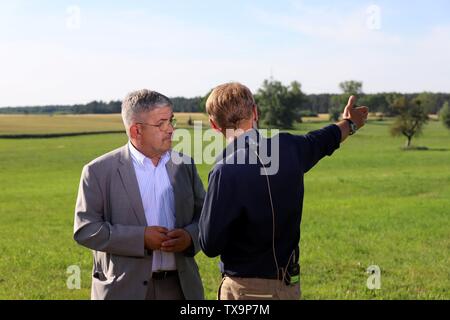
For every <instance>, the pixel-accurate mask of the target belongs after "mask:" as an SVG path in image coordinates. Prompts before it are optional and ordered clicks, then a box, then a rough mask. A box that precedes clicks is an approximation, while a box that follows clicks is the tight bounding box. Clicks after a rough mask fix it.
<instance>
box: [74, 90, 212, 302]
mask: <svg viewBox="0 0 450 320" xmlns="http://www.w3.org/2000/svg"><path fill="white" fill-rule="evenodd" d="M122 118H123V121H124V124H125V128H126V131H127V135H128V137H129V140H130V141H129V143H128V144H127V145H125V146H123V147H121V148H119V149H117V150H115V151H112V152H110V153H107V154H105V155H103V156H101V157H99V158H97V159H95V160H94V161H92V162H91V163H89V164H87V165H86V166H85V167H84V169H83V173H82V176H81V181H80V187H79V192H78V198H77V203H76V209H75V223H74V239H75V241H77V242H78V243H79V244H81V245H83V246H85V247H88V248H90V249H92V250H93V253H94V266H93V273H92V290H91V298H92V299H135V300H143V299H149V300H152V299H157V300H159V299H161V300H171V299H188V300H200V299H203V298H204V293H203V286H202V282H201V278H200V274H199V271H198V266H197V264H196V262H195V260H194V256H195V254H196V253H197V252H198V251H199V242H198V219H199V216H200V213H201V210H202V206H203V200H204V195H205V191H204V189H203V185H202V182H201V180H200V178H199V176H198V173H197V170H196V168H195V165H194V163H193V161H192V159H190V158H188V157H187V156H183V155H181V158H180V154H178V153H175V152H173V151H171V146H172V134H173V131H174V126H175V123H174V121H175V120H174V118H173V105H172V102H171V101H170V100H169V99H168V98H167V97H165V96H163V95H162V94H159V93H157V92H154V91H149V90H141V91H137V92H133V93H131V94H129V95H128V96H127V97H126V98H125V100H124V102H123V104H122ZM180 159H182V161H179V160H180Z"/></svg>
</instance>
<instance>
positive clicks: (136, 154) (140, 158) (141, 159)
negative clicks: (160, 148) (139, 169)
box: [128, 141, 170, 166]
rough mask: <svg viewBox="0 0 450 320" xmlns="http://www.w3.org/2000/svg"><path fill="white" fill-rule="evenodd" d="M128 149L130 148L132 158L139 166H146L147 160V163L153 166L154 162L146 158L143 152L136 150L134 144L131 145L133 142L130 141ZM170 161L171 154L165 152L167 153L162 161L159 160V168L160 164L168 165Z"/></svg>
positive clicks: (162, 157)
mask: <svg viewBox="0 0 450 320" xmlns="http://www.w3.org/2000/svg"><path fill="white" fill-rule="evenodd" d="M128 148H129V150H130V153H131V157H132V158H133V160H135V161H136V162H137V163H138V164H140V165H142V166H144V164H145V159H147V161H148V162H149V163H151V164H152V165H153V162H152V161H151V160H150V159H149V158H148V157H147V156H145V155H144V154H143V153H142V152H140V151H139V150H138V149H136V147H135V146H133V144H132V143H131V141H128ZM169 159H170V155H169V152H165V153H164V154H163V155H162V156H161V159H160V160H159V163H158V166H159V165H160V164H163V165H165V164H166V163H167V161H169Z"/></svg>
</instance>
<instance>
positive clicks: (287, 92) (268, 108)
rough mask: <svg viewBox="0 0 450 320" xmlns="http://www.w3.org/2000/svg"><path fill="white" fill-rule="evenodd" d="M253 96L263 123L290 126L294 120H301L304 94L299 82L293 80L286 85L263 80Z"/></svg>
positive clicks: (279, 126) (283, 126)
mask: <svg viewBox="0 0 450 320" xmlns="http://www.w3.org/2000/svg"><path fill="white" fill-rule="evenodd" d="M255 98H256V102H257V104H258V106H259V110H260V112H261V121H262V122H263V123H264V124H266V125H269V126H274V127H277V128H292V124H293V122H294V120H296V121H299V122H300V121H301V116H300V111H301V108H302V105H303V103H304V95H303V93H302V91H301V85H300V83H298V82H296V81H294V82H292V83H291V84H290V86H288V87H287V86H284V85H283V84H282V83H281V82H280V81H276V80H273V79H270V80H264V82H263V84H262V86H261V88H260V89H259V90H258V92H257V94H256V95H255Z"/></svg>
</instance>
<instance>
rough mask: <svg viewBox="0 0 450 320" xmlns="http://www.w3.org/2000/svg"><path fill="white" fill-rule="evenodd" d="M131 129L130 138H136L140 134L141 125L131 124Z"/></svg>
mask: <svg viewBox="0 0 450 320" xmlns="http://www.w3.org/2000/svg"><path fill="white" fill-rule="evenodd" d="M129 131H130V138H132V139H135V140H136V139H137V138H138V136H139V135H140V132H139V127H138V126H137V125H136V124H133V125H131V126H130V129H129Z"/></svg>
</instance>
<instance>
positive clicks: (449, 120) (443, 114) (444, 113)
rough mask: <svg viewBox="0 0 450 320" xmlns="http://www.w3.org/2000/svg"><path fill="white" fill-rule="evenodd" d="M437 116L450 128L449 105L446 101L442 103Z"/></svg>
mask: <svg viewBox="0 0 450 320" xmlns="http://www.w3.org/2000/svg"><path fill="white" fill-rule="evenodd" d="M439 117H440V118H441V121H442V123H443V124H444V125H445V126H446V127H447V128H448V129H450V107H449V105H448V101H446V102H445V103H444V105H443V106H442V109H441V111H439Z"/></svg>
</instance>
